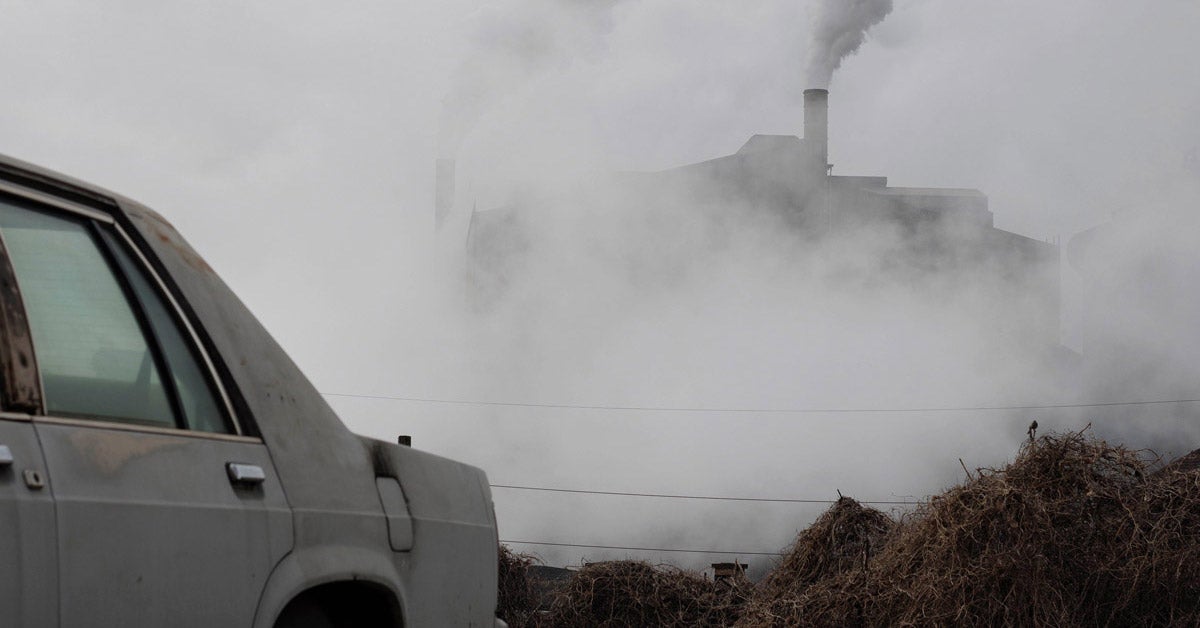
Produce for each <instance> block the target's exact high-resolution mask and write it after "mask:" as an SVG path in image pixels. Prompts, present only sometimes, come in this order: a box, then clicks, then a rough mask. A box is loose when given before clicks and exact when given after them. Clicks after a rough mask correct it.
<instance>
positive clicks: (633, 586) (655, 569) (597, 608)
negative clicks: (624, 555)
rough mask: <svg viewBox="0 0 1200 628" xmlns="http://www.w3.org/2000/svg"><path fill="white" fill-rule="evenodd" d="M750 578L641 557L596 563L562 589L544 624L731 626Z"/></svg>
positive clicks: (611, 627) (679, 627)
mask: <svg viewBox="0 0 1200 628" xmlns="http://www.w3.org/2000/svg"><path fill="white" fill-rule="evenodd" d="M748 586H749V583H748V582H745V581H744V580H742V581H740V582H739V581H737V580H734V581H733V582H732V583H717V582H712V581H710V580H706V579H704V578H701V577H699V576H697V575H696V574H692V573H689V572H686V571H683V570H681V569H678V568H675V567H670V566H664V565H657V566H656V565H651V564H649V563H645V562H640V561H612V562H603V563H593V564H590V565H587V566H585V567H584V568H583V569H580V570H579V572H578V573H576V574H575V575H574V576H573V577H572V578H571V581H570V582H569V583H568V584H567V586H566V587H565V588H564V589H563V590H562V591H560V592H559V593H558V595H557V597H556V598H555V600H554V603H553V605H552V607H551V609H550V613H549V616H548V617H546V618H545V620H544V623H542V624H539V625H543V626H553V627H556V628H575V627H595V628H600V627H603V628H617V627H624V626H664V627H677V628H684V627H687V628H692V627H695V626H729V625H732V624H733V623H734V621H736V620H737V616H738V613H739V611H740V609H741V605H742V602H743V600H744V598H745V595H746V593H745V588H746V587H748Z"/></svg>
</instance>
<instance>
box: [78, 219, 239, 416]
mask: <svg viewBox="0 0 1200 628" xmlns="http://www.w3.org/2000/svg"><path fill="white" fill-rule="evenodd" d="M102 234H103V237H104V239H105V241H107V242H108V244H109V250H111V251H113V253H114V255H113V256H114V257H115V258H116V260H117V264H118V265H119V266H120V267H121V272H122V273H123V274H124V275H125V276H126V277H128V278H129V284H130V286H131V287H132V288H133V292H134V294H136V295H137V299H138V301H140V302H141V304H142V307H143V308H144V309H145V311H146V318H147V319H148V321H149V323H150V328H151V329H152V330H153V333H154V335H155V337H157V338H158V342H159V344H160V346H161V347H162V352H163V355H164V357H165V358H166V361H167V369H168V370H169V371H170V372H171V377H172V379H173V381H174V382H175V389H176V391H178V393H179V401H180V405H181V406H182V410H183V416H184V421H185V422H186V424H187V426H188V427H190V428H191V429H194V430H202V431H205V432H228V431H230V430H229V429H228V427H227V423H226V421H225V415H224V413H222V412H221V410H220V406H219V405H218V404H217V399H216V395H215V394H214V393H215V391H214V390H213V389H212V387H211V386H210V385H209V380H208V378H207V377H205V376H204V372H203V371H202V370H200V365H199V363H198V361H197V359H196V356H195V355H194V354H193V352H192V351H191V350H190V349H188V343H187V342H186V341H185V340H184V338H183V334H182V332H181V331H180V329H179V326H178V325H176V323H175V320H174V318H172V317H171V315H170V313H169V312H168V311H167V308H166V305H165V304H164V303H163V301H162V299H161V298H160V297H159V295H158V293H157V292H156V291H155V290H154V289H153V288H151V286H150V280H149V279H148V278H147V277H146V275H145V273H144V272H142V270H141V269H140V268H139V267H138V266H137V265H135V264H134V262H133V259H132V258H131V257H130V256H129V254H128V253H126V252H125V248H124V247H123V246H121V243H120V242H118V241H117V238H116V236H114V235H112V234H111V233H109V232H107V231H104V232H102Z"/></svg>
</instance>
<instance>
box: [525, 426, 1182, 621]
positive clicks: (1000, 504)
mask: <svg viewBox="0 0 1200 628" xmlns="http://www.w3.org/2000/svg"><path fill="white" fill-rule="evenodd" d="M542 619H543V620H545V623H539V625H552V626H730V625H734V624H736V625H738V626H743V627H758V626H854V625H858V626H875V625H920V626H937V625H1022V626H1025V625H1056V626H1091V625H1163V626H1166V625H1200V472H1196V471H1183V470H1180V469H1178V468H1171V467H1168V468H1166V469H1165V470H1163V471H1161V472H1159V473H1153V474H1151V473H1148V468H1147V461H1146V460H1145V456H1144V455H1142V454H1141V453H1140V452H1135V451H1131V450H1128V449H1126V448H1124V447H1120V446H1113V445H1109V444H1108V443H1105V442H1104V441H1100V440H1097V439H1095V438H1093V437H1091V436H1090V435H1088V434H1087V433H1085V432H1079V433H1070V434H1064V435H1051V436H1044V437H1042V438H1040V439H1038V440H1037V441H1036V442H1031V443H1028V444H1026V445H1025V446H1023V447H1022V449H1021V451H1020V452H1019V454H1018V456H1017V458H1016V460H1014V461H1013V462H1012V463H1011V464H1010V465H1008V466H1006V467H1004V468H1002V469H981V470H978V471H977V473H975V474H971V476H970V477H969V479H968V480H967V481H966V482H965V483H964V484H962V485H961V486H957V487H954V488H952V489H950V490H948V491H946V492H945V493H942V494H941V495H938V496H935V497H933V498H932V499H930V500H929V501H928V502H926V503H924V504H922V505H921V506H919V507H918V508H917V509H916V510H915V511H914V512H912V513H910V514H908V515H906V516H905V517H904V518H903V519H902V520H901V521H900V522H893V521H892V520H891V519H890V518H889V517H888V516H887V515H885V514H883V513H881V512H879V511H877V510H873V509H870V508H865V507H863V506H861V505H860V504H858V503H857V502H855V501H854V500H852V499H848V498H843V499H840V500H838V502H837V503H835V504H834V505H833V506H832V507H831V508H830V509H829V511H827V512H826V513H825V514H824V515H822V516H821V517H820V518H819V519H817V521H816V522H814V523H813V525H812V526H811V527H810V528H808V529H807V530H805V531H804V532H802V533H801V534H800V535H799V537H798V538H797V539H796V542H795V544H794V545H793V546H792V547H791V548H790V549H789V550H788V552H787V553H786V555H785V556H784V558H783V560H782V561H781V562H780V564H779V565H778V566H777V567H776V569H775V570H774V571H773V572H772V573H771V574H770V575H768V576H767V577H766V578H765V579H764V580H763V581H762V582H760V583H759V584H758V585H757V587H751V586H750V585H749V584H748V583H745V582H742V583H739V584H736V585H735V586H733V587H726V586H725V585H722V584H717V583H713V582H709V581H707V580H705V579H703V578H701V577H699V576H697V575H694V574H690V573H687V572H683V571H680V570H677V569H674V568H670V567H655V566H652V565H648V564H645V563H640V562H628V561H626V562H612V563H598V564H594V565H590V566H588V567H585V568H584V569H582V570H580V571H579V572H578V573H577V574H575V576H574V577H573V578H572V579H571V581H570V582H569V583H568V585H567V586H566V587H565V588H564V589H563V590H561V591H560V592H559V594H558V596H557V597H556V600H555V602H554V605H553V609H552V611H551V613H550V614H549V615H548V616H546V617H543V618H542Z"/></svg>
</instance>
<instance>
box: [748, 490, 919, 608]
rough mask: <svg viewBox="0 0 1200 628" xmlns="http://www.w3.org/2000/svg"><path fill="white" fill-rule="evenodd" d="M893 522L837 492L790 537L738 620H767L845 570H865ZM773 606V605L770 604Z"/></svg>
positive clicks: (890, 529) (891, 527) (883, 514)
mask: <svg viewBox="0 0 1200 628" xmlns="http://www.w3.org/2000/svg"><path fill="white" fill-rule="evenodd" d="M895 525H896V523H895V522H894V521H893V520H892V518H891V517H889V516H888V515H887V514H885V513H883V512H881V511H879V510H876V509H874V508H868V507H863V506H862V504H859V503H858V502H857V501H855V500H853V499H851V498H849V497H841V498H839V499H838V500H837V501H836V502H835V503H834V504H833V506H831V507H830V508H829V510H827V511H825V513H824V514H822V515H821V516H820V517H818V518H817V520H816V521H814V522H813V524H812V525H811V526H809V527H808V528H807V529H805V530H804V531H803V532H801V533H800V535H799V536H798V537H797V538H796V541H795V543H793V544H792V546H791V547H790V548H789V549H788V550H787V552H785V554H784V558H783V560H782V561H780V563H779V565H777V566H776V567H775V569H774V570H773V571H772V572H771V573H770V574H769V575H768V576H767V577H766V578H765V579H764V580H763V581H762V582H760V583H758V585H757V587H756V588H755V591H754V595H753V597H752V598H751V600H750V602H749V604H748V605H747V608H746V610H745V611H744V615H743V617H742V620H741V622H740V623H739V624H738V625H740V626H758V625H773V624H775V623H776V622H775V618H777V617H786V616H788V615H789V613H788V609H789V608H790V607H791V606H793V605H794V600H795V599H796V598H797V597H799V596H801V595H803V593H804V591H805V590H806V589H807V588H808V587H810V586H812V585H814V584H816V583H818V582H821V581H823V580H826V579H829V578H831V577H833V576H836V575H838V574H841V573H845V572H848V571H860V572H862V571H865V570H866V569H867V568H868V565H869V562H870V558H871V556H872V555H874V554H875V553H876V552H878V551H879V550H880V548H881V547H882V546H883V544H884V542H885V540H886V539H887V537H888V535H889V534H890V533H891V532H892V530H893V529H894V528H895ZM776 607H779V608H776Z"/></svg>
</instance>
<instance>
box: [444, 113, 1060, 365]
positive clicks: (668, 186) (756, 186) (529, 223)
mask: <svg viewBox="0 0 1200 628" xmlns="http://www.w3.org/2000/svg"><path fill="white" fill-rule="evenodd" d="M827 103H828V92H827V91H826V90H807V91H806V92H805V112H804V131H805V137H804V138H799V137H795V136H791V135H755V136H753V137H751V138H750V139H749V140H748V141H747V142H746V143H745V144H744V145H743V146H742V147H741V148H740V149H739V150H738V151H737V152H735V153H733V154H731V155H726V156H723V157H718V158H715V159H710V160H707V161H703V162H700V163H694V164H689V165H685V166H680V167H677V168H672V169H668V170H664V171H660V172H642V173H621V174H619V175H615V176H614V177H613V179H612V180H611V181H606V183H605V186H606V187H605V193H604V195H605V196H606V197H607V198H610V199H613V198H615V199H617V200H616V201H612V202H618V203H624V204H626V205H629V206H631V207H634V208H635V211H636V212H641V213H642V214H644V216H645V217H644V219H643V220H644V221H645V223H647V224H650V223H653V222H654V221H656V220H660V221H679V220H686V216H685V217H683V218H681V217H680V216H679V213H678V210H677V208H678V207H681V206H683V207H688V208H692V209H694V212H695V213H696V214H697V215H700V214H703V215H704V216H705V217H706V219H708V220H709V221H710V223H712V224H718V225H722V227H721V228H724V229H728V230H736V229H738V228H739V224H738V223H737V220H743V219H746V217H747V215H752V216H757V217H761V219H762V220H763V221H767V222H771V223H772V224H777V225H778V226H779V228H783V229H788V230H790V231H792V232H794V233H795V234H797V235H798V237H800V238H801V240H802V241H803V240H806V241H808V242H811V243H814V244H815V243H817V242H819V241H821V240H822V239H824V238H827V237H830V236H837V237H840V238H842V239H843V240H845V241H849V242H853V241H854V236H855V234H856V233H860V232H861V233H866V232H868V231H871V232H876V231H879V230H881V229H883V230H887V231H888V232H889V233H891V234H893V236H894V237H893V239H892V242H891V243H890V244H889V247H890V248H888V249H887V250H886V251H884V253H883V254H882V255H878V251H875V252H873V253H872V254H873V255H875V256H876V257H879V259H877V260H875V262H876V264H875V267H872V268H868V269H866V271H865V272H866V273H867V274H872V273H875V274H877V277H876V279H879V280H883V279H896V280H900V281H913V282H924V283H925V284H932V283H936V282H937V281H939V280H942V279H945V278H947V277H951V276H952V277H954V281H953V282H952V283H954V284H955V285H959V286H986V290H980V293H981V294H986V297H983V301H982V302H981V303H980V304H979V309H980V311H985V312H987V313H988V315H989V316H990V317H992V318H994V319H995V320H996V321H998V322H997V324H996V329H997V332H998V333H999V334H1002V335H1007V336H1009V337H1011V340H1012V341H1013V342H1028V343H1030V344H1032V345H1038V346H1042V347H1055V348H1057V347H1058V337H1059V307H1060V306H1059V247H1058V246H1057V245H1056V244H1052V243H1047V242H1043V241H1039V240H1035V239H1032V238H1028V237H1025V236H1022V235H1019V234H1016V233H1011V232H1008V231H1004V230H1002V229H997V228H996V227H995V225H994V222H993V215H992V212H991V211H990V210H989V208H988V198H987V196H986V195H985V194H983V193H982V192H980V191H978V190H972V189H953V188H908V187H891V186H889V185H888V180H887V178H886V177H878V176H838V175H833V174H831V173H832V166H831V165H830V164H828V125H827V118H828V108H827V107H828V105H827ZM587 196H588V192H587V191H586V190H582V191H581V192H580V197H579V199H578V200H579V201H580V202H582V203H586V202H587ZM535 204H536V202H530V203H528V204H526V203H519V204H516V205H511V206H507V207H501V208H496V209H490V210H486V211H477V212H475V213H474V214H473V215H472V217H471V223H470V228H469V230H468V235H467V257H468V267H469V269H470V273H471V278H472V283H473V284H474V287H475V289H476V291H477V292H478V293H479V294H480V295H483V296H481V297H480V298H481V300H482V301H484V302H486V301H487V300H488V299H490V298H492V297H494V296H495V295H497V294H499V293H502V292H503V290H504V288H505V286H506V284H507V282H508V280H509V279H510V278H511V277H512V276H513V275H514V274H515V273H519V272H521V268H522V265H523V264H524V263H526V261H527V258H526V256H525V253H526V252H528V251H529V249H530V247H531V246H533V245H534V243H535V240H536V238H534V237H533V236H532V235H531V234H533V233H535V232H536V229H534V227H535V225H534V224H533V223H534V222H535V221H537V220H539V217H538V213H537V212H536V211H531V206H532V205H535ZM664 207H671V208H676V209H675V211H674V212H673V213H671V212H663V211H662V209H661V208H664ZM733 207H737V208H739V209H740V210H743V211H741V213H738V214H737V218H736V219H732V218H731V219H730V220H728V221H724V222H723V221H722V220H721V216H722V213H723V212H727V211H728V210H729V208H733ZM744 210H748V212H749V213H747V211H744ZM604 211H605V208H603V207H597V208H596V211H595V212H592V214H593V215H591V217H589V218H586V219H587V220H597V221H602V220H603V214H604ZM656 216H658V217H656ZM714 217H715V218H714ZM639 226H640V225H632V226H631V228H637V227H639ZM666 237H668V238H669V235H668V236H666ZM676 245H677V243H671V242H663V247H664V248H669V247H671V246H676ZM668 270H669V269H668ZM868 280H869V278H868ZM1058 350H1060V351H1061V349H1058Z"/></svg>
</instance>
